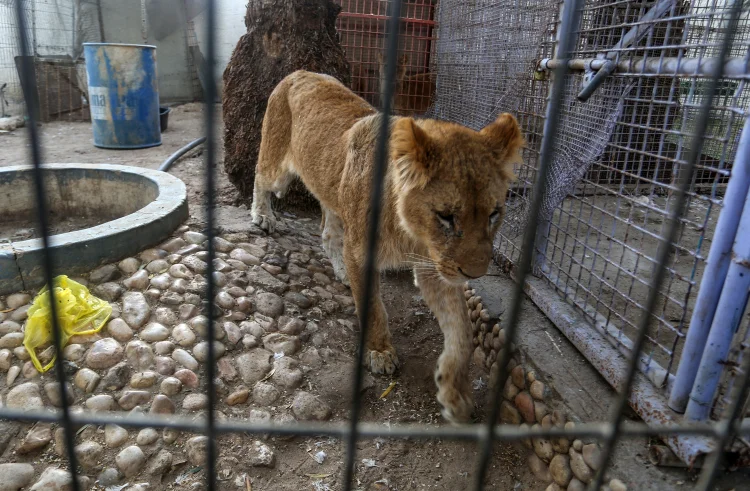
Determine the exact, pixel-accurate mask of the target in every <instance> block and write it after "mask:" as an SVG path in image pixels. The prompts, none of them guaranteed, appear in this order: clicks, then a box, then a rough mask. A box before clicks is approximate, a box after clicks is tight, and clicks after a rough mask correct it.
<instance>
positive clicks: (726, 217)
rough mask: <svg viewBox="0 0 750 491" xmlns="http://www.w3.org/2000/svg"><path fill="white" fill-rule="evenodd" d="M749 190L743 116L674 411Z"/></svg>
mask: <svg viewBox="0 0 750 491" xmlns="http://www.w3.org/2000/svg"><path fill="white" fill-rule="evenodd" d="M748 189H750V121H748V120H747V119H746V120H745V126H744V127H743V128H742V135H741V136H740V143H739V144H738V145H737V153H736V158H735V160H734V165H732V176H731V178H730V179H729V184H728V185H727V191H726V194H725V195H724V201H723V207H722V209H721V213H720V214H719V220H718V222H717V223H716V229H715V230H714V236H713V241H712V242H711V249H710V250H709V252H708V259H707V260H706V269H705V271H704V272H703V280H702V281H701V285H700V289H699V291H698V298H697V299H696V301H695V309H694V310H693V315H692V317H691V319H690V329H688V332H687V338H686V339H685V345H684V346H683V348H682V356H681V357H680V364H679V366H678V367H677V375H676V377H675V381H674V386H673V387H672V393H671V394H670V397H669V407H671V408H672V409H674V410H675V411H677V412H683V411H685V407H686V406H687V403H688V398H689V396H690V391H691V389H692V388H693V383H694V382H695V376H696V374H697V373H698V366H699V364H700V361H701V357H702V355H703V348H704V347H705V346H706V339H707V338H708V333H709V329H710V328H711V323H712V322H713V319H714V314H715V312H716V305H717V304H718V303H719V296H720V295H721V291H722V287H723V285H724V280H725V279H726V277H727V271H728V270H729V263H730V253H731V252H732V243H733V242H734V238H735V235H737V227H738V226H739V223H740V216H741V215H742V207H743V205H744V203H745V198H746V196H747V191H748Z"/></svg>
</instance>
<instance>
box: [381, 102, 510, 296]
mask: <svg viewBox="0 0 750 491" xmlns="http://www.w3.org/2000/svg"><path fill="white" fill-rule="evenodd" d="M523 144H524V140H523V137H522V135H521V130H520V128H519V126H518V122H517V121H516V119H515V118H514V117H513V116H512V115H510V114H507V113H505V114H501V115H500V116H499V117H498V118H497V119H496V120H495V121H494V122H493V123H491V124H489V125H488V126H487V127H485V128H484V129H482V130H481V131H474V130H471V129H469V128H466V127H464V126H460V125H457V124H453V123H447V122H443V121H436V120H429V119H426V120H419V121H415V120H414V119H412V118H400V119H398V120H397V121H396V122H395V123H394V126H393V130H392V133H391V145H390V152H391V159H392V161H393V162H394V164H395V171H396V183H397V184H396V185H397V187H399V189H397V193H396V194H397V196H398V200H397V212H398V215H399V219H400V221H401V225H402V227H403V228H404V229H406V231H407V233H409V234H410V235H411V236H412V238H413V239H415V240H417V241H419V242H420V243H421V244H423V245H424V246H425V247H426V249H427V254H428V255H429V260H428V259H427V258H422V259H423V260H424V262H425V263H427V264H428V265H429V266H428V267H434V271H435V272H436V273H437V274H439V276H440V277H441V278H442V279H444V280H445V281H448V282H450V283H462V282H464V281H467V280H469V279H471V278H477V277H480V276H482V275H484V274H485V273H486V272H487V268H488V266H489V261H490V258H491V256H492V240H493V238H494V236H495V234H496V233H497V230H498V228H499V227H500V224H501V222H502V219H503V216H504V214H505V197H506V193H507V191H508V185H509V183H510V182H511V181H512V180H513V179H514V178H515V176H514V175H513V165H514V164H516V163H518V162H520V150H521V147H522V146H523Z"/></svg>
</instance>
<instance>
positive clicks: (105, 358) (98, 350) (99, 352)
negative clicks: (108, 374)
mask: <svg viewBox="0 0 750 491" xmlns="http://www.w3.org/2000/svg"><path fill="white" fill-rule="evenodd" d="M123 353H124V350H123V349H122V345H120V343H118V342H117V340H116V339H114V338H104V339H100V340H99V341H97V342H95V343H94V344H93V346H91V349H90V350H89V352H88V354H87V355H86V364H87V365H88V366H89V367H91V368H96V369H104V368H110V367H112V366H114V365H116V364H117V363H119V362H120V361H121V360H122V357H123Z"/></svg>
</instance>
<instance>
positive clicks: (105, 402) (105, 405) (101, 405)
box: [85, 394, 115, 412]
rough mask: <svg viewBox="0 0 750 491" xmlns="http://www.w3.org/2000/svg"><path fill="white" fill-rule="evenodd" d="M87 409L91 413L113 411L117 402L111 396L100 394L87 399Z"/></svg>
mask: <svg viewBox="0 0 750 491" xmlns="http://www.w3.org/2000/svg"><path fill="white" fill-rule="evenodd" d="M85 404H86V407H87V408H88V409H90V410H91V411H94V412H97V411H111V410H112V409H113V408H114V407H115V400H114V398H113V397H112V396H111V395H109V394H98V395H95V396H92V397H89V398H88V399H86V403H85Z"/></svg>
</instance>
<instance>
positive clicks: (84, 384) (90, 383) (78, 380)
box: [73, 368, 101, 394]
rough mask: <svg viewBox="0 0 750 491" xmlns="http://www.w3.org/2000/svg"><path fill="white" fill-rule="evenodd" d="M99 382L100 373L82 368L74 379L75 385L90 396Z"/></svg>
mask: <svg viewBox="0 0 750 491" xmlns="http://www.w3.org/2000/svg"><path fill="white" fill-rule="evenodd" d="M99 380H101V377H100V376H99V374H98V373H96V372H95V371H93V370H90V369H88V368H82V369H80V370H78V372H76V374H75V377H73V384H75V386H76V387H78V388H79V389H81V390H82V391H84V392H85V393H87V394H88V393H91V392H93V391H94V390H95V389H96V386H97V385H99Z"/></svg>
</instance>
